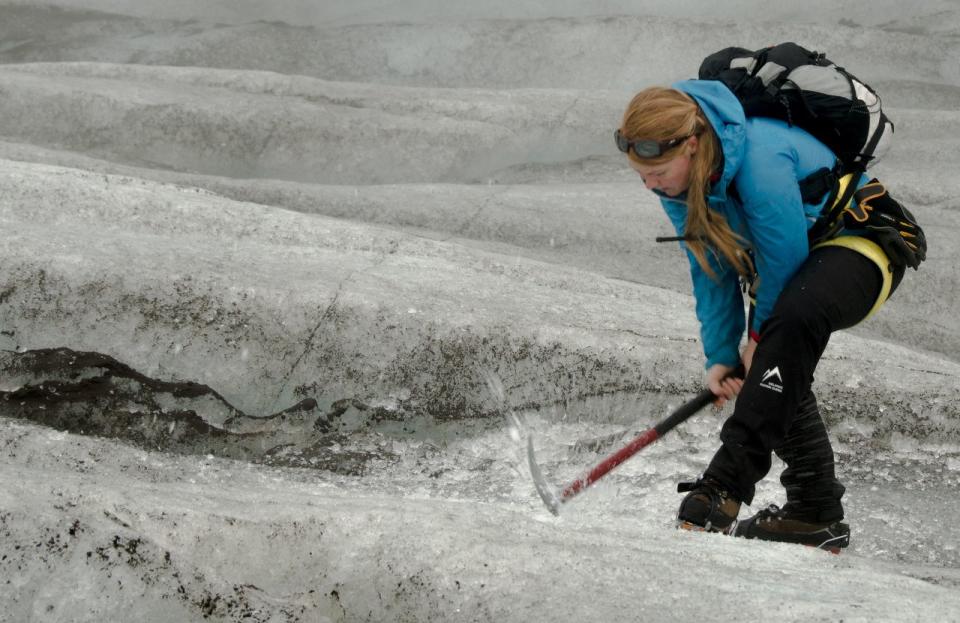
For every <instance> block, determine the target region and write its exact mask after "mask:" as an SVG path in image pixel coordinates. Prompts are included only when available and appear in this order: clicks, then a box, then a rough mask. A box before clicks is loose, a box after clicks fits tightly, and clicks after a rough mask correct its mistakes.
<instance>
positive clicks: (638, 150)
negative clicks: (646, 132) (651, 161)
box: [613, 130, 693, 158]
mask: <svg viewBox="0 0 960 623" xmlns="http://www.w3.org/2000/svg"><path fill="white" fill-rule="evenodd" d="M691 136H693V135H692V134H688V135H687V136H682V137H680V138H672V139H670V140H668V141H654V140H650V139H645V138H642V139H638V140H636V141H631V140H630V139H628V138H627V137H626V136H624V135H623V134H621V133H620V130H617V131H616V132H614V133H613V139H614V140H615V141H616V142H617V149H619V150H620V151H622V152H623V153H625V154H626V153H629V152H630V150H631V149H632V150H633V153H635V154H636V155H637V156H638V157H640V158H656V157H658V156H662V155H663V154H665V153H666V152H668V151H670V150H671V149H673V148H674V147H676V146H677V145H679V144H680V143H682V142H683V141H685V140H687V139H688V138H690V137H691Z"/></svg>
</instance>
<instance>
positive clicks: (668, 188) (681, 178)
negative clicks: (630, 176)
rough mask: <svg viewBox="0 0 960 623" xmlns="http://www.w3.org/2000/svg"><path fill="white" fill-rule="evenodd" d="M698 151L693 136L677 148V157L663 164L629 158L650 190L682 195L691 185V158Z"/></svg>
mask: <svg viewBox="0 0 960 623" xmlns="http://www.w3.org/2000/svg"><path fill="white" fill-rule="evenodd" d="M696 151H697V137H696V136H691V137H690V138H689V139H687V141H686V142H685V143H684V144H683V146H682V147H680V148H678V149H677V154H678V155H677V157H675V158H673V159H671V160H668V161H666V162H663V163H661V164H654V165H650V164H640V163H638V162H634V161H633V160H631V159H630V158H627V162H629V163H630V166H631V167H633V170H634V171H636V172H637V173H639V174H640V178H641V179H642V180H643V183H644V184H645V185H646V186H647V188H648V189H649V190H658V191H660V192H662V193H663V194H665V195H667V196H668V197H677V196H679V195H682V194H683V193H685V192H686V191H687V188H689V187H690V160H691V158H692V157H693V154H695V153H696Z"/></svg>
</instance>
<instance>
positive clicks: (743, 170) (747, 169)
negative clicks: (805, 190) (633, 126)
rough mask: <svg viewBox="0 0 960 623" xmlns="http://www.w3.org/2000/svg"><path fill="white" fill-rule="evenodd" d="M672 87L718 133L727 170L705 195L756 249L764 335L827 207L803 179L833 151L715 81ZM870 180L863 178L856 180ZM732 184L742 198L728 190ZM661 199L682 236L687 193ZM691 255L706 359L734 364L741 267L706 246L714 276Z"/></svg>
mask: <svg viewBox="0 0 960 623" xmlns="http://www.w3.org/2000/svg"><path fill="white" fill-rule="evenodd" d="M673 87H674V88H676V89H680V90H681V91H684V92H685V93H687V94H689V95H690V96H692V97H693V98H694V99H695V100H696V101H697V103H698V104H699V105H700V108H701V109H703V112H704V113H705V114H706V117H707V119H708V120H709V121H710V124H711V125H712V126H713V129H714V131H715V132H716V134H717V136H718V138H719V139H720V144H721V147H722V149H723V158H724V163H723V171H722V173H721V177H720V180H719V181H717V182H716V183H714V184H713V186H712V188H711V191H710V193H709V195H708V197H707V201H708V204H709V206H710V208H711V209H712V210H715V211H716V212H718V213H720V214H722V215H723V216H724V217H725V218H726V219H727V222H728V223H729V224H730V227H731V228H732V229H733V231H734V232H736V233H737V234H739V235H740V236H743V238H744V239H745V240H746V241H747V243H748V244H749V246H750V247H751V248H752V250H753V255H754V263H755V268H756V270H757V273H758V275H759V278H760V280H759V285H758V289H757V296H756V310H755V312H754V319H753V324H752V326H751V327H750V330H751V333H755V334H759V331H760V326H761V325H762V324H763V322H764V321H765V320H766V319H767V318H768V317H769V316H770V313H771V311H772V310H773V306H774V303H775V302H776V300H777V297H779V296H780V292H781V291H782V290H783V288H784V286H785V285H786V283H787V281H789V280H790V278H791V277H792V276H793V275H794V273H796V272H797V269H798V268H799V267H800V265H801V264H802V263H803V262H804V260H805V259H806V258H807V254H808V245H807V230H808V229H809V228H810V227H811V226H812V225H813V223H814V221H815V220H816V218H817V216H819V214H820V210H821V208H822V207H823V201H821V202H820V203H818V204H816V205H810V204H804V203H803V201H802V200H801V198H800V186H799V181H800V180H802V179H803V178H805V177H806V176H808V175H810V174H811V173H813V172H815V171H817V170H818V169H820V168H822V167H832V166H833V165H834V164H835V162H836V156H834V154H833V152H832V151H830V149H829V148H827V147H826V146H825V145H824V144H823V143H821V142H820V141H818V140H817V139H815V138H814V137H813V136H811V135H810V134H809V133H808V132H806V131H805V130H801V129H800V128H797V127H791V126H789V125H787V124H786V123H784V122H782V121H779V120H776V119H769V118H764V117H750V118H746V117H745V116H744V113H743V107H742V106H741V105H740V103H739V102H738V101H737V99H736V97H734V95H733V94H732V93H731V92H730V91H729V90H728V89H727V87H725V86H724V85H723V84H722V83H720V82H718V81H714V80H686V81H683V82H678V83H676V84H674V85H673ZM865 181H866V180H864V179H861V180H859V182H858V184H857V186H862V185H863V183H864V182H865ZM731 183H732V184H733V186H734V187H735V188H736V194H737V195H739V198H738V197H736V196H730V195H728V194H727V190H728V188H729V187H730V185H731ZM658 194H659V193H658ZM660 200H661V203H662V204H663V207H664V210H666V212H667V215H668V216H669V217H670V220H671V221H672V222H673V225H674V228H675V229H676V230H677V235H678V236H683V235H684V229H685V227H686V219H687V205H686V199H685V197H678V198H670V197H667V196H665V195H662V194H660ZM824 200H825V199H824ZM681 245H683V243H681ZM683 247H684V248H685V249H686V246H685V245H683ZM687 256H688V258H689V260H690V274H691V277H692V279H693V294H694V297H695V298H696V302H697V304H696V311H697V319H698V320H699V321H700V339H701V341H702V342H703V350H704V354H705V355H706V357H707V363H706V365H707V367H708V368H709V367H710V366H711V365H713V364H716V363H721V364H725V365H729V366H733V365H736V364H737V363H738V362H739V361H740V351H739V345H740V340H741V338H742V336H743V331H744V326H745V324H746V322H745V319H744V315H745V314H744V304H743V298H742V294H741V290H740V285H739V279H738V275H737V272H736V271H735V270H734V269H733V268H732V267H731V266H730V265H729V264H728V263H727V261H726V260H725V259H723V258H722V256H720V255H719V254H716V253H710V252H708V257H709V258H710V262H711V266H712V267H713V269H714V271H715V272H716V280H714V279H713V278H711V277H710V275H708V274H707V273H706V272H705V271H704V270H703V269H702V268H701V267H700V265H699V264H698V263H697V261H696V259H694V257H693V254H692V253H690V251H689V250H687Z"/></svg>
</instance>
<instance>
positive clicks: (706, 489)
mask: <svg viewBox="0 0 960 623" xmlns="http://www.w3.org/2000/svg"><path fill="white" fill-rule="evenodd" d="M687 492H689V493H687ZM677 493H687V497H685V498H683V501H682V502H680V510H679V511H678V512H677V527H678V528H683V529H684V530H702V531H706V532H726V531H727V529H728V528H729V527H730V525H731V524H732V523H733V522H734V520H736V518H737V513H739V512H740V500H738V499H736V498H735V497H733V496H732V495H731V494H730V493H729V492H728V491H727V488H726V487H724V486H723V485H722V484H720V483H719V482H718V481H717V480H714V479H713V478H710V477H709V476H708V477H705V478H701V479H700V480H698V481H696V482H681V483H680V484H678V485H677Z"/></svg>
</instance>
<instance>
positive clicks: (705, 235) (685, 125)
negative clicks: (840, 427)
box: [616, 80, 923, 550]
mask: <svg viewBox="0 0 960 623" xmlns="http://www.w3.org/2000/svg"><path fill="white" fill-rule="evenodd" d="M616 139H617V146H618V148H619V149H620V150H621V151H623V152H624V153H626V154H627V157H628V160H629V164H630V166H631V167H633V168H634V169H635V170H636V171H637V173H639V174H640V176H641V177H642V178H643V181H644V183H645V184H646V186H647V188H648V189H650V190H652V191H653V192H654V193H656V194H657V195H659V196H660V198H661V203H662V204H663V207H664V209H665V210H666V212H667V215H668V216H669V217H670V220H671V221H672V222H673V225H674V227H675V229H676V231H677V235H678V237H679V238H678V240H681V241H682V242H681V245H682V246H683V247H684V248H685V249H686V251H687V255H688V257H689V260H690V271H691V276H692V279H693V292H694V295H695V298H696V312H697V318H698V319H699V321H700V325H701V340H702V342H703V348H704V353H705V355H706V381H707V384H708V386H709V387H710V389H711V390H713V392H714V393H715V394H716V395H717V396H718V400H717V403H718V404H720V405H722V404H723V403H724V402H725V401H726V400H730V399H733V398H734V397H736V396H738V395H739V398H738V399H737V401H736V405H735V409H734V412H733V414H732V415H731V416H730V418H729V419H728V420H727V421H726V422H725V423H724V426H723V429H722V431H721V433H720V440H721V442H722V446H721V447H720V449H719V450H718V451H717V453H716V455H715V456H714V457H713V460H712V461H711V462H710V464H709V466H708V467H707V468H706V470H705V472H704V474H703V476H702V478H700V479H699V480H698V481H697V482H695V483H683V484H681V485H680V486H679V487H678V491H680V492H688V494H687V496H686V497H685V498H684V500H683V501H682V503H681V504H680V510H679V513H678V525H680V526H681V527H685V528H690V529H700V530H709V531H714V532H726V533H728V534H736V535H737V536H743V537H747V538H761V539H767V540H778V541H788V542H798V543H804V544H808V545H814V546H818V547H824V548H826V549H834V550H836V549H837V548H840V547H846V546H847V544H848V543H849V527H848V526H847V524H845V523H843V522H842V521H841V520H842V519H843V516H844V514H843V506H842V504H841V498H842V496H843V493H844V487H843V485H842V484H840V482H839V481H838V480H837V478H836V475H835V473H834V457H833V449H832V448H831V446H830V441H829V439H828V437H827V431H826V428H825V427H824V424H823V420H822V419H821V417H820V413H819V411H818V408H817V402H816V399H815V398H814V395H813V393H812V392H811V384H812V382H813V373H814V370H815V369H816V366H817V362H818V361H819V359H820V356H821V355H822V353H823V350H824V348H825V347H826V345H827V341H828V339H829V337H830V333H831V332H833V331H837V330H839V329H843V328H847V327H850V326H853V325H855V324H857V323H858V322H860V321H861V320H863V319H864V318H865V317H867V316H868V315H869V314H870V313H872V312H873V311H875V309H876V308H877V307H879V305H880V304H882V303H883V301H884V300H885V299H886V298H887V297H888V296H889V294H890V293H891V292H892V290H893V289H894V288H895V287H896V285H897V283H898V282H899V279H900V278H901V277H902V275H903V270H904V266H903V265H902V263H901V264H900V265H898V266H895V267H893V268H892V269H891V262H890V261H889V260H888V259H887V257H886V256H885V255H883V251H882V250H881V248H880V247H879V246H878V245H876V244H875V243H874V242H871V241H869V240H868V239H867V238H865V237H853V236H850V235H849V234H850V233H851V232H849V231H846V232H840V233H841V235H840V236H839V237H834V238H833V239H831V240H830V241H829V242H827V243H826V244H825V245H820V246H814V248H813V249H812V250H811V245H810V243H809V242H808V230H809V229H810V228H811V227H812V225H813V224H814V222H815V221H816V220H817V217H818V216H819V215H820V214H821V210H822V209H823V205H824V203H826V202H827V200H828V197H827V196H822V197H819V198H817V199H816V200H810V199H808V200H807V201H808V202H807V203H804V198H803V196H802V194H801V186H800V182H801V181H802V180H805V179H807V178H808V176H812V174H814V173H816V172H817V171H821V170H823V169H832V168H833V167H834V166H835V164H836V157H835V156H834V154H833V153H832V152H831V151H830V150H829V149H828V148H827V147H826V146H824V145H823V144H822V143H820V142H819V141H817V140H816V139H815V138H813V137H812V136H811V135H810V134H808V133H807V132H805V131H804V130H802V129H799V128H797V127H791V126H789V125H788V124H786V123H784V122H781V121H778V120H775V119H768V118H761V117H751V118H746V117H745V116H744V112H743V108H742V106H741V105H740V103H739V102H738V100H737V99H736V98H735V97H734V95H733V94H732V93H731V92H730V91H729V90H728V89H727V88H726V87H725V86H724V85H723V84H722V83H720V82H716V81H708V80H689V81H685V82H680V83H677V84H675V85H674V87H673V88H663V87H652V88H649V89H646V90H644V91H642V92H641V93H639V94H638V95H637V96H636V97H634V99H633V100H632V101H631V102H630V104H629V106H628V107H627V110H626V112H625V113H624V117H623V124H622V126H621V127H620V129H619V130H618V131H617V133H616ZM845 182H847V183H854V184H855V185H856V187H857V188H860V189H861V190H860V191H858V196H857V198H856V199H855V201H854V205H856V204H857V201H860V200H861V199H863V201H870V200H873V199H876V198H877V197H879V196H881V195H882V196H883V202H890V203H893V204H896V202H893V201H892V200H891V199H889V197H888V196H886V195H885V191H883V192H882V193H877V192H874V193H872V194H871V193H870V192H868V191H869V190H870V188H874V187H879V189H880V190H881V191H882V186H880V185H879V184H878V183H875V182H874V186H873V187H870V188H862V187H864V186H866V185H867V180H866V179H865V178H864V176H862V175H859V174H856V175H854V176H853V177H852V178H845ZM863 193H865V194H866V195H867V197H866V198H863V196H862V194H863ZM859 205H860V206H861V209H862V208H863V206H864V205H865V204H864V203H860V204H859ZM885 205H886V204H885ZM896 206H897V207H901V206H899V204H896ZM872 209H873V206H871V207H870V208H867V212H870V211H871V210H872ZM893 209H894V210H896V208H893ZM903 213H904V214H905V216H904V218H907V216H909V213H908V212H906V211H905V210H903ZM909 219H910V222H913V221H912V216H909ZM914 224H915V223H914ZM917 229H918V230H919V228H917ZM859 233H861V234H863V233H866V230H863V231H860V232H859ZM897 237H898V238H899V235H898V236H897ZM921 237H922V234H921ZM911 246H914V245H911ZM878 253H879V254H880V255H878ZM917 253H918V254H919V255H920V257H919V259H918V258H917V257H912V258H911V260H910V262H909V263H911V265H913V266H914V268H915V267H916V264H914V263H913V262H916V263H919V260H920V259H923V257H922V253H923V251H922V250H918V251H917ZM887 255H890V253H887ZM741 283H744V284H750V293H751V294H752V295H753V303H752V304H751V306H750V313H749V316H750V319H749V326H748V327H746V329H747V332H748V340H747V343H746V346H745V348H744V349H743V351H742V352H740V351H739V348H740V342H741V338H742V336H743V333H744V328H745V325H746V321H745V318H744V316H745V313H744V303H743V298H742V292H741ZM741 362H742V364H743V366H744V368H745V370H746V374H745V376H744V378H743V379H739V378H734V377H733V376H731V373H732V372H733V371H734V369H735V368H736V367H737V366H739V365H740V363H741ZM771 452H776V454H777V456H779V457H780V458H781V459H783V461H784V462H785V463H786V465H787V467H786V469H785V470H784V472H783V474H782V476H781V482H782V483H783V485H784V487H785V488H786V504H785V505H784V506H783V507H782V508H778V507H776V506H771V507H769V508H767V509H764V510H762V511H760V512H759V513H757V514H756V515H754V516H753V517H751V518H749V519H745V520H743V521H740V522H737V521H736V520H737V515H738V513H739V510H740V505H741V503H745V504H750V503H751V502H752V501H753V496H754V490H755V485H756V483H757V482H759V481H760V480H761V479H762V478H763V477H764V476H765V475H766V473H767V472H768V471H769V469H770V464H771V459H770V453H771Z"/></svg>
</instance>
